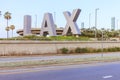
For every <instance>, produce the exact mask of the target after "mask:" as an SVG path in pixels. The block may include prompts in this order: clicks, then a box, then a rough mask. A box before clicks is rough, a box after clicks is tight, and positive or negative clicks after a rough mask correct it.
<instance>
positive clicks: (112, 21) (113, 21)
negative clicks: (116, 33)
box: [111, 17, 115, 30]
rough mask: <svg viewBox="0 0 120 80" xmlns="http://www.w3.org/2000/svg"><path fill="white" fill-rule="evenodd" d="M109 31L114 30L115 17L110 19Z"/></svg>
mask: <svg viewBox="0 0 120 80" xmlns="http://www.w3.org/2000/svg"><path fill="white" fill-rule="evenodd" d="M111 30H115V17H112V18H111Z"/></svg>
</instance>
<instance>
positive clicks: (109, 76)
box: [103, 75, 113, 79]
mask: <svg viewBox="0 0 120 80" xmlns="http://www.w3.org/2000/svg"><path fill="white" fill-rule="evenodd" d="M112 77H113V76H112V75H108V76H103V78H104V79H107V78H112Z"/></svg>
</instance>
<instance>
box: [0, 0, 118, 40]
mask: <svg viewBox="0 0 120 80" xmlns="http://www.w3.org/2000/svg"><path fill="white" fill-rule="evenodd" d="M78 8H79V9H81V10H82V11H81V13H80V16H79V18H78V20H77V24H78V26H79V28H81V23H82V22H84V24H85V28H89V14H91V17H90V20H91V25H90V27H93V26H94V25H95V9H96V8H99V10H98V11H97V28H98V29H101V28H105V29H111V17H115V18H116V21H117V22H118V23H119V20H120V0H7V1H6V0H0V11H1V12H2V15H1V16H0V38H3V37H6V31H5V27H6V26H7V25H6V19H4V13H5V12H7V11H9V12H10V13H12V14H11V16H12V19H11V20H10V21H9V25H12V24H13V25H15V27H16V29H15V30H14V36H18V35H17V34H16V31H17V30H18V29H23V16H24V15H31V16H32V27H36V26H35V25H36V15H37V27H38V28H40V27H41V23H42V20H43V16H44V13H46V12H49V13H52V14H53V17H55V18H54V19H55V24H57V26H58V27H65V25H66V19H65V17H64V15H63V12H64V11H69V12H71V13H72V11H73V9H78ZM116 29H120V28H119V25H118V26H117V27H116ZM11 33H12V32H11V31H9V35H10V37H11Z"/></svg>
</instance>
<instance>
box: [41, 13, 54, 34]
mask: <svg viewBox="0 0 120 80" xmlns="http://www.w3.org/2000/svg"><path fill="white" fill-rule="evenodd" d="M40 35H41V36H47V35H49V36H56V29H55V24H54V21H53V16H52V14H51V13H45V14H44V18H43V22H42V26H41V31H40Z"/></svg>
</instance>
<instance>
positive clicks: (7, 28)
mask: <svg viewBox="0 0 120 80" xmlns="http://www.w3.org/2000/svg"><path fill="white" fill-rule="evenodd" d="M5 30H6V31H7V38H9V30H10V28H9V26H8V27H6V28H5Z"/></svg>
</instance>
